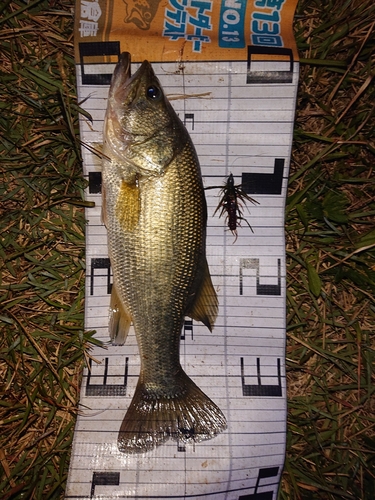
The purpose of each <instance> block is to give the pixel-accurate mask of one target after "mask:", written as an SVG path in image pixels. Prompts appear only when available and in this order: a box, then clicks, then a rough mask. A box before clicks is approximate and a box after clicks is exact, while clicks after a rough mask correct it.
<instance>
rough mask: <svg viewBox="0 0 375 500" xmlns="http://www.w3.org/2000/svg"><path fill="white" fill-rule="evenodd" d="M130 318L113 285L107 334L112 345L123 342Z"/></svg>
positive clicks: (126, 334)
mask: <svg viewBox="0 0 375 500" xmlns="http://www.w3.org/2000/svg"><path fill="white" fill-rule="evenodd" d="M131 322H132V318H131V316H130V314H129V313H128V311H127V310H126V309H125V307H124V306H123V304H122V302H121V300H120V298H119V296H118V293H117V290H116V287H115V285H113V287H112V293H111V302H110V306H109V335H110V338H111V341H112V344H113V345H122V344H125V341H126V337H127V336H128V332H129V328H130V324H131Z"/></svg>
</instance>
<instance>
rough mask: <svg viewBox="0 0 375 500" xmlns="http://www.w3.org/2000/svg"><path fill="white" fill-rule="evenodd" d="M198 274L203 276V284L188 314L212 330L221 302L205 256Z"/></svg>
mask: <svg viewBox="0 0 375 500" xmlns="http://www.w3.org/2000/svg"><path fill="white" fill-rule="evenodd" d="M198 274H199V275H200V276H203V278H202V280H201V285H200V287H199V289H198V291H197V293H196V296H195V299H194V302H193V304H192V306H191V307H190V308H189V310H188V311H187V313H186V314H187V316H190V318H192V319H195V320H196V321H201V322H202V323H203V324H204V325H206V326H207V328H208V329H209V330H210V331H212V329H213V327H214V323H215V320H216V316H217V312H218V305H219V302H218V299H217V295H216V292H215V289H214V287H213V284H212V281H211V276H210V271H209V269H208V264H207V260H206V258H204V260H203V262H202V265H201V266H200V270H199V273H198Z"/></svg>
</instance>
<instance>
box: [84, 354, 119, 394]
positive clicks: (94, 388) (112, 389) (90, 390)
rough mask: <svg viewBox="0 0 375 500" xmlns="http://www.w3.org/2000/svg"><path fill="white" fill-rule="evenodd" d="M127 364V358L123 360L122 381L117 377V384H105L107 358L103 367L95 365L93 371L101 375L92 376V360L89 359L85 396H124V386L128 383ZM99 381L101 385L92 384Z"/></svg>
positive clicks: (107, 374) (106, 378)
mask: <svg viewBox="0 0 375 500" xmlns="http://www.w3.org/2000/svg"><path fill="white" fill-rule="evenodd" d="M128 362H129V358H128V357H126V358H125V370H124V378H123V380H121V379H120V377H119V383H118V384H107V380H108V376H110V374H109V373H108V358H104V366H103V365H96V366H95V371H96V372H97V371H98V370H100V369H101V370H100V371H101V372H102V373H98V374H95V375H93V373H92V360H91V359H90V367H89V373H88V375H87V383H86V396H104V397H108V396H115V397H116V396H126V386H127V383H128ZM95 379H96V380H97V379H101V380H102V383H100V384H95V383H92V381H93V380H95Z"/></svg>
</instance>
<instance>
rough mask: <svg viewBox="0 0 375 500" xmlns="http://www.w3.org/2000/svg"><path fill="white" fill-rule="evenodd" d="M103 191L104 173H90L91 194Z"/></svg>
mask: <svg viewBox="0 0 375 500" xmlns="http://www.w3.org/2000/svg"><path fill="white" fill-rule="evenodd" d="M101 191H102V173H101V172H89V193H91V194H97V193H100V192H101Z"/></svg>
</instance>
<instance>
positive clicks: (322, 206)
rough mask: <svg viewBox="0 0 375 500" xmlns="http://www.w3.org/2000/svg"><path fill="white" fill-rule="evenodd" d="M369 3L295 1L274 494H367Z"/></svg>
mask: <svg viewBox="0 0 375 500" xmlns="http://www.w3.org/2000/svg"><path fill="white" fill-rule="evenodd" d="M374 28H375V5H374V4H373V2H372V1H364V2H363V1H347V2H341V1H338V0H333V1H328V2H314V1H313V2H311V1H303V0H302V1H300V2H299V5H298V11H297V17H296V22H295V33H296V39H297V42H298V47H299V50H300V55H301V58H302V60H301V78H300V87H299V94H298V103H297V115H296V124H295V135H294V148H293V158H292V166H291V175H290V183H289V196H288V201H287V210H286V235H287V253H288V292H287V300H288V332H287V333H288V345H287V371H288V387H289V390H288V405H289V412H288V453H287V462H286V468H285V473H284V478H283V488H282V490H283V491H282V493H281V495H280V496H281V498H285V499H286V498H288V499H289V498H290V499H315V498H316V499H338V498H343V499H344V498H351V499H372V498H375V468H374V465H375V434H374V426H375V418H374V417H375V412H374V410H375V399H374V391H375V385H374V359H375V351H374V347H375V340H374V318H375V307H374V306H375V302H374V294H375V266H374V257H375V219H374V215H375V177H374V173H373V166H374V159H375V157H374V153H375V142H374V123H375V122H374V110H375V107H374V98H375V91H374V86H373V78H374V76H375V73H374V70H375V67H374V48H375V30H374Z"/></svg>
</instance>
